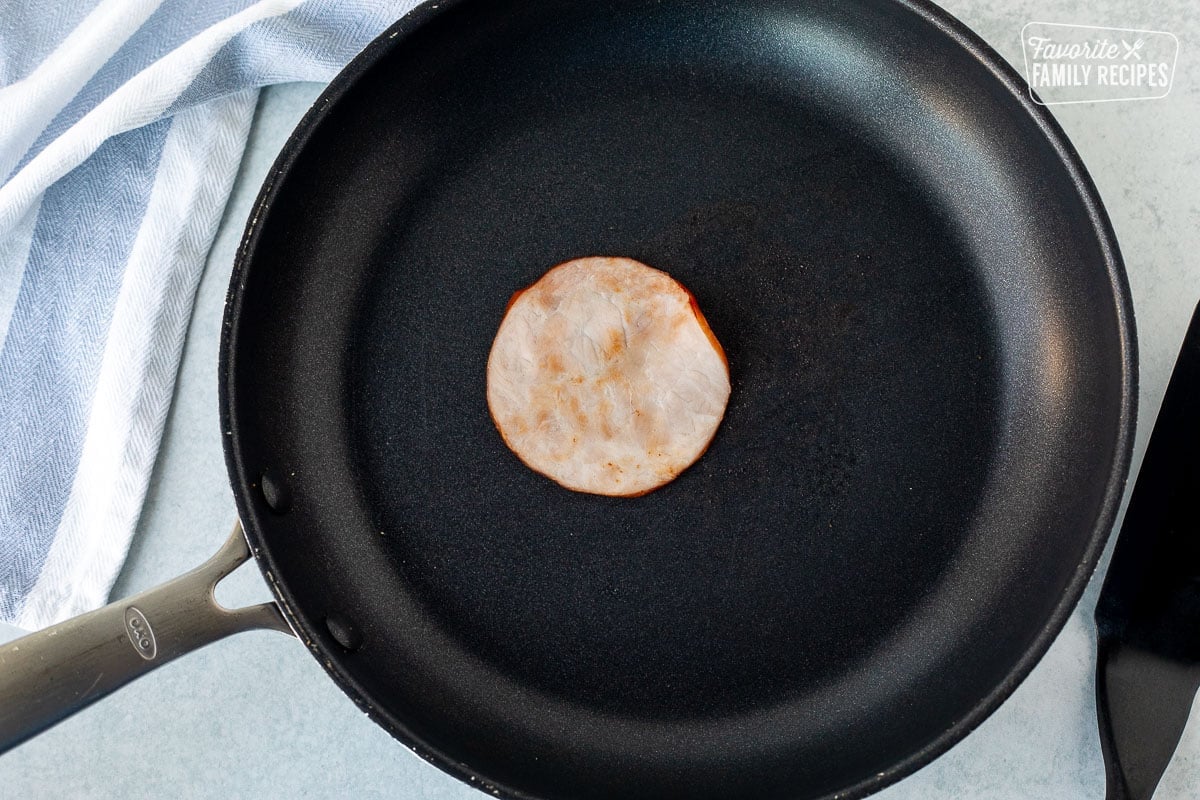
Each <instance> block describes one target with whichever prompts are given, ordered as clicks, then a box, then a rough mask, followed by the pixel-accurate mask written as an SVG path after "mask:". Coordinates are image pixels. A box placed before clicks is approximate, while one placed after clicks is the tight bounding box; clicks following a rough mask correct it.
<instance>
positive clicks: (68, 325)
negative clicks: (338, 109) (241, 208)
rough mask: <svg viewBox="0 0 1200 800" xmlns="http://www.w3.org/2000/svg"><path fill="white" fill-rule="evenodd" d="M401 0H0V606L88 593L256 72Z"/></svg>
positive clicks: (85, 604) (82, 597)
mask: <svg viewBox="0 0 1200 800" xmlns="http://www.w3.org/2000/svg"><path fill="white" fill-rule="evenodd" d="M413 5H415V2H414V0H259V2H253V0H54V2H48V3H40V2H29V0H0V619H3V620H4V621H6V622H12V623H15V624H17V625H20V626H22V627H24V628H30V629H32V628H38V627H42V626H45V625H48V624H50V623H52V622H55V621H57V620H60V619H64V618H66V617H68V616H72V615H75V614H78V613H80V612H83V611H86V610H88V609H91V608H94V607H96V606H99V605H101V604H103V603H104V602H105V601H106V598H107V595H108V592H109V590H110V589H111V588H112V584H113V581H114V580H115V579H116V575H117V572H118V570H119V569H120V567H121V563H122V561H123V560H124V558H125V554H126V551H127V549H128V547H129V541H130V537H131V536H132V535H133V530H134V527H135V525H136V523H137V518H138V514H139V512H140V510H141V505H142V500H143V497H144V495H145V492H146V486H147V483H148V481H149V477H150V471H151V468H152V467H153V465H154V458H155V454H156V452H157V450H158V446H159V441H160V439H161V435H162V429H163V423H164V421H165V418H166V414H167V408H168V405H169V403H170V399H171V392H172V388H173V385H174V382H175V375H176V371H177V368H178V364H179V357H180V352H181V349H182V346H183V338H184V333H185V331H186V327H187V322H188V318H189V316H190V313H191V308H192V302H193V299H194V295H195V290H196V285H197V282H198V281H199V278H200V272H201V270H202V268H203V265H204V261H205V257H206V255H207V253H208V249H209V247H210V246H211V244H212V240H213V236H214V235H215V233H216V229H217V224H218V222H219V221H220V218H221V212H222V210H223V209H224V207H225V202H226V200H227V198H228V196H229V192H230V188H231V185H232V182H233V178H234V176H235V174H236V172H237V168H238V163H239V161H240V160H241V155H242V150H243V147H244V145H245V142H246V137H247V132H248V129H249V126H250V119H251V115H252V113H253V110H254V104H255V100H256V98H257V92H258V89H259V87H261V86H265V85H267V84H271V83H280V82H284V81H328V80H329V79H330V78H332V77H333V75H334V74H336V73H337V71H338V70H339V69H340V68H341V67H342V66H343V65H344V64H345V63H346V62H347V61H349V60H350V59H351V58H352V57H353V56H354V55H355V54H356V53H358V52H359V51H360V50H361V49H362V48H363V47H364V46H365V45H366V44H367V43H368V42H369V41H370V40H371V39H372V38H374V37H375V36H376V35H378V34H379V33H380V32H381V31H383V30H384V29H385V28H386V27H387V26H388V24H390V23H391V22H393V21H394V20H396V19H397V18H399V17H400V16H402V15H403V14H404V13H406V12H407V11H408V10H409V9H410V8H411V7H412V6H413Z"/></svg>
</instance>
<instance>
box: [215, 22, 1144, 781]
mask: <svg viewBox="0 0 1200 800" xmlns="http://www.w3.org/2000/svg"><path fill="white" fill-rule="evenodd" d="M466 2H470V0H426V1H425V2H423V3H421V4H420V5H418V6H416V7H414V8H413V9H412V10H411V11H409V12H408V13H407V14H406V15H405V16H403V17H401V18H400V19H399V20H397V21H396V22H395V23H393V24H392V25H391V26H390V27H388V28H387V29H386V30H385V31H384V32H383V33H381V34H380V35H379V36H378V37H377V38H376V39H374V40H373V41H372V42H371V43H370V44H368V45H367V47H366V48H365V49H364V50H363V51H362V52H361V53H359V55H357V56H356V57H355V58H354V59H353V60H352V61H351V62H350V63H349V64H348V65H347V66H346V67H345V68H344V69H343V70H342V71H341V72H340V73H338V75H337V76H335V77H334V79H333V80H332V81H331V82H330V84H329V85H328V86H327V87H326V88H325V90H324V91H322V93H321V95H320V96H319V97H318V99H317V100H316V101H315V102H314V104H313V106H312V107H311V108H310V109H309V111H308V112H306V113H305V115H304V117H303V118H302V119H301V121H300V123H299V124H298V125H297V126H296V128H295V130H294V131H293V132H292V134H291V135H290V136H289V138H288V141H287V142H286V143H285V145H284V147H283V148H282V150H281V151H280V153H279V155H278V157H277V158H276V160H275V162H274V163H273V165H272V166H271V169H270V170H269V172H268V174H267V178H266V179H265V180H264V182H263V185H262V188H261V189H260V191H259V194H258V197H257V198H256V200H255V202H254V205H253V206H252V210H251V213H250V217H249V221H248V223H247V226H246V229H245V232H244V234H243V236H242V239H241V243H240V245H239V247H238V249H237V252H236V255H235V258H234V264H233V270H232V273H231V276H230V283H229V289H228V291H227V294H226V300H225V308H224V315H223V325H222V333H221V341H220V353H219V361H218V397H219V404H220V408H219V416H220V422H221V430H222V432H223V433H224V436H223V437H222V439H223V449H224V455H225V463H226V469H227V471H228V474H229V479H230V483H231V486H232V487H233V490H234V498H235V502H236V505H237V510H238V515H239V517H240V518H241V520H242V523H243V530H244V533H245V536H246V539H247V541H248V542H249V544H250V547H251V550H252V552H253V553H254V556H255V561H256V563H257V564H258V566H259V569H260V570H261V571H262V572H263V574H264V576H265V577H266V578H267V583H268V585H269V586H270V589H271V592H272V594H273V595H274V597H275V600H276V602H278V604H279V606H280V608H281V610H282V612H283V614H284V617H285V619H286V620H287V621H288V624H289V625H290V626H291V627H292V629H293V630H294V631H295V632H296V634H297V635H298V637H299V638H300V639H301V641H302V642H304V644H305V646H306V647H307V648H308V649H309V650H310V651H311V653H312V655H313V656H314V657H315V658H316V659H317V661H318V662H319V663H320V664H321V666H322V668H323V669H324V670H325V672H326V673H328V675H329V676H330V678H332V679H333V681H334V683H335V684H336V685H337V686H338V688H340V689H341V690H342V691H343V692H344V693H345V694H346V695H347V696H348V697H349V698H350V699H351V700H352V701H353V702H354V703H355V704H356V705H357V706H358V707H359V708H360V709H361V710H362V711H363V712H365V713H366V715H367V716H368V717H369V718H370V719H371V720H372V721H373V722H374V723H376V724H378V725H379V726H380V727H382V728H383V729H384V730H386V731H387V732H388V733H389V734H390V735H391V736H392V737H393V738H395V739H396V740H397V741H399V742H400V743H401V744H402V745H404V746H405V747H407V748H409V749H410V750H412V751H413V752H414V753H415V754H416V755H418V756H419V757H421V758H422V759H423V760H426V761H428V762H430V763H432V764H433V765H434V766H437V767H438V768H439V769H441V770H442V771H444V772H446V773H448V774H449V775H452V776H453V777H455V778H457V779H458V780H461V781H463V782H465V783H468V784H469V785H471V786H474V787H476V788H478V789H482V790H484V791H487V792H489V793H491V794H493V795H494V796H497V797H502V798H510V799H511V800H545V798H542V797H541V796H539V795H533V794H529V793H527V792H524V791H521V790H519V789H516V788H514V787H511V786H506V785H503V784H499V783H495V782H493V781H491V780H489V779H487V778H486V777H485V776H483V775H481V774H479V773H478V772H476V771H474V770H473V769H471V768H470V767H469V766H468V765H466V764H463V763H461V762H457V761H455V760H454V759H452V758H450V757H449V756H447V754H445V753H444V752H442V751H441V750H439V749H438V748H436V747H433V746H431V745H430V744H429V743H427V742H425V741H423V740H422V739H421V737H419V736H417V735H415V734H414V733H413V732H412V731H411V730H410V729H409V728H408V727H407V726H406V725H405V724H404V722H403V721H402V720H400V719H398V718H397V717H396V716H394V715H393V714H392V713H391V712H389V711H387V710H385V709H383V708H379V707H377V706H375V705H373V704H372V702H371V699H370V695H369V693H368V692H367V691H366V690H365V689H364V688H363V687H362V686H361V685H360V684H359V682H358V681H357V680H356V679H355V678H354V676H353V675H352V674H350V672H349V671H348V670H346V669H345V667H344V666H343V664H342V661H341V659H340V658H338V657H337V654H336V653H332V652H330V651H329V649H328V648H327V647H326V646H324V645H323V644H322V643H321V634H320V633H319V631H318V627H317V624H316V623H317V622H319V621H318V620H311V619H309V618H308V617H307V616H306V615H304V614H302V613H299V612H297V610H296V607H295V600H294V597H293V594H292V592H291V591H290V590H289V588H288V586H287V584H286V581H285V580H280V579H278V578H277V577H275V576H276V575H278V572H277V570H276V563H275V561H274V559H273V558H272V556H271V552H270V549H269V548H268V547H267V546H266V544H265V539H264V536H263V532H262V530H261V529H260V528H259V526H258V523H257V520H256V515H255V511H254V509H253V508H252V504H251V501H250V496H251V490H252V487H251V486H250V484H249V483H248V479H247V478H245V477H243V476H246V475H247V473H246V471H245V467H246V465H245V463H244V462H243V460H242V457H241V456H242V453H241V448H240V447H239V445H238V442H239V440H240V438H241V437H240V434H239V430H238V424H237V421H236V417H235V414H234V406H235V402H234V390H233V375H234V374H235V367H236V354H235V352H234V341H235V340H236V339H237V330H238V322H239V319H240V317H241V307H242V301H243V299H244V288H245V274H246V271H247V270H248V269H249V266H250V263H251V260H252V254H253V253H254V251H255V249H256V246H257V243H258V240H259V238H260V234H261V232H262V230H263V222H264V220H265V217H266V215H267V213H268V212H269V211H270V209H271V207H272V205H273V204H274V201H275V199H276V198H277V196H278V194H279V190H280V189H279V187H280V185H281V183H282V182H283V180H282V179H283V178H285V177H286V176H287V175H288V173H289V172H290V171H291V169H292V167H293V166H294V165H295V163H296V161H297V159H298V157H299V155H300V154H301V153H302V152H303V150H304V149H305V147H306V145H307V144H308V141H309V139H310V138H311V136H312V134H313V133H314V132H315V130H316V129H317V128H318V127H319V126H320V124H321V123H322V122H323V120H324V119H325V118H326V116H327V114H328V113H329V111H330V109H331V108H333V107H334V106H335V105H336V103H337V101H338V100H340V99H341V98H342V97H343V96H344V95H345V94H346V93H347V92H348V91H349V90H350V89H351V88H352V87H353V86H355V85H356V84H357V82H358V79H359V78H360V77H361V76H362V75H364V74H365V73H366V72H367V71H368V70H369V69H371V68H372V67H373V66H374V65H375V64H376V62H378V61H379V60H380V59H381V58H382V57H383V56H384V55H385V54H387V53H389V52H390V51H391V50H392V49H393V48H394V47H395V46H397V45H399V44H400V43H402V42H403V41H404V40H405V39H406V38H408V37H409V36H410V35H412V34H413V33H414V32H415V31H417V30H418V29H419V28H421V27H422V26H423V25H425V24H426V23H427V22H428V21H429V20H430V19H431V18H433V17H434V16H436V15H439V14H443V13H446V12H447V11H449V10H451V9H453V8H455V7H457V6H459V5H461V4H463V3H466ZM886 2H888V3H891V4H892V5H894V6H897V7H899V8H901V9H903V10H906V11H908V12H910V13H912V14H914V15H916V16H917V17H918V18H920V19H921V20H922V21H923V22H925V23H928V24H929V25H932V26H933V27H934V28H935V29H936V30H937V31H938V32H939V33H941V34H942V35H943V36H946V37H948V38H949V39H950V40H952V41H953V42H954V43H955V44H957V45H958V46H959V47H961V48H962V49H963V50H965V51H966V53H967V54H969V56H970V57H971V58H973V59H974V60H975V61H976V62H977V63H978V64H980V65H981V66H983V67H984V68H985V69H987V71H988V72H989V73H990V74H991V75H992V77H993V78H995V79H996V81H997V82H998V83H999V84H1000V85H1002V86H1003V87H1004V88H1005V89H1006V90H1008V92H1009V93H1010V94H1011V95H1012V96H1013V98H1014V99H1015V100H1016V101H1017V103H1018V104H1019V106H1020V108H1021V109H1023V110H1024V112H1025V113H1026V114H1027V115H1028V116H1029V117H1030V118H1031V119H1032V120H1033V122H1034V123H1035V124H1036V125H1037V127H1038V129H1039V130H1040V131H1041V133H1042V135H1043V136H1044V137H1045V139H1046V140H1047V142H1048V143H1049V144H1050V145H1051V147H1052V148H1053V150H1054V152H1055V154H1056V155H1057V157H1058V160H1059V162H1060V163H1061V164H1062V166H1063V167H1064V168H1065V170H1066V172H1067V175H1068V176H1069V178H1070V180H1071V183H1072V185H1073V186H1074V188H1075V190H1076V192H1077V193H1078V195H1079V198H1080V200H1081V201H1082V204H1083V207H1084V209H1085V210H1086V212H1087V216H1088V219H1089V222H1090V223H1091V227H1092V228H1093V230H1094V231H1095V233H1096V241H1097V244H1098V245H1099V248H1100V252H1101V254H1102V257H1103V259H1104V266H1105V270H1106V271H1107V273H1108V277H1109V281H1110V283H1111V285H1112V288H1113V299H1114V301H1115V304H1116V307H1115V309H1114V312H1115V317H1116V323H1117V331H1118V333H1119V336H1120V363H1121V370H1122V380H1121V398H1120V409H1119V414H1118V430H1117V435H1116V437H1115V441H1114V450H1113V453H1114V458H1113V467H1112V470H1111V472H1110V474H1109V477H1108V480H1107V482H1106V484H1105V487H1104V492H1103V498H1102V500H1101V502H1100V504H1099V507H1098V513H1097V517H1096V520H1095V522H1094V525H1093V530H1092V533H1091V536H1090V537H1089V540H1088V545H1087V547H1086V548H1085V549H1084V551H1083V554H1082V556H1081V559H1080V561H1079V563H1078V564H1077V565H1076V566H1075V569H1074V572H1073V574H1072V577H1071V579H1070V581H1069V583H1068V584H1067V587H1066V590H1065V592H1064V593H1063V594H1062V595H1061V597H1060V598H1059V601H1058V602H1057V603H1056V605H1055V606H1054V608H1053V610H1052V612H1051V613H1050V615H1049V616H1048V617H1047V619H1046V621H1045V622H1044V624H1043V625H1042V628H1041V630H1040V632H1039V633H1038V635H1037V636H1036V637H1035V638H1034V639H1033V640H1032V642H1031V644H1030V645H1029V646H1028V647H1027V648H1026V649H1025V651H1024V652H1023V653H1022V654H1021V655H1020V657H1019V658H1018V659H1017V660H1016V662H1015V664H1014V665H1013V667H1012V668H1011V669H1010V670H1009V672H1008V674H1007V675H1006V676H1005V677H1004V679H1003V680H1002V681H1000V682H999V683H998V684H997V685H996V686H995V688H993V689H992V691H991V692H990V693H989V694H987V695H986V696H984V697H983V698H981V699H980V700H979V701H978V702H977V703H976V704H975V706H974V707H973V708H972V709H971V710H970V711H969V712H968V713H967V714H966V715H965V716H964V717H963V718H962V719H961V720H959V721H958V722H957V723H956V724H955V725H953V726H951V727H949V728H947V729H946V730H945V731H943V732H942V733H941V734H940V735H939V736H937V737H936V738H935V739H933V740H932V741H931V742H929V743H928V744H926V745H925V746H924V747H922V748H920V749H918V750H916V751H914V752H912V753H911V754H909V755H908V756H907V757H906V758H904V759H903V760H901V761H899V762H896V763H894V764H892V765H891V766H889V767H888V768H886V769H884V770H882V771H880V772H878V773H876V774H873V775H871V776H870V777H868V778H866V779H864V780H862V781H859V782H858V783H856V784H853V785H850V786H847V787H844V788H842V789H840V790H835V791H834V792H832V793H830V794H827V795H824V796H823V797H822V798H821V800H834V798H838V800H854V798H862V797H865V796H867V795H870V794H873V793H875V792H877V791H879V790H881V789H883V788H884V787H886V786H889V785H891V784H893V783H896V782H898V781H900V780H901V779H903V778H905V777H907V776H909V775H911V774H913V773H915V772H916V771H917V770H919V769H920V768H922V767H924V766H926V765H928V764H929V763H931V762H932V761H934V760H935V759H936V758H938V757H939V756H941V755H943V754H944V753H946V752H947V751H948V750H949V749H950V748H951V747H953V746H954V745H955V744H957V743H958V742H960V741H961V740H962V739H964V738H965V737H966V736H967V735H968V734H970V733H971V732H972V731H974V730H975V729H976V728H977V727H979V725H981V724H982V723H983V721H984V720H986V719H987V718H988V717H990V716H991V715H992V714H993V713H994V712H995V711H996V709H997V708H999V707H1000V705H1001V704H1002V703H1003V702H1004V701H1005V700H1007V699H1008V698H1009V697H1010V696H1011V695H1012V694H1013V692H1014V691H1015V690H1016V689H1017V687H1018V686H1019V685H1020V684H1021V683H1022V682H1023V681H1024V680H1025V678H1027V677H1028V676H1029V674H1030V673H1031V672H1032V671H1033V668H1034V667H1035V666H1036V665H1037V664H1038V662H1040V661H1041V659H1042V658H1043V657H1044V656H1045V654H1046V652H1047V651H1048V650H1049V648H1050V645H1051V644H1052V643H1053V641H1054V640H1055V639H1056V638H1057V637H1058V635H1059V633H1060V632H1061V631H1062V629H1063V627H1064V626H1065V625H1066V622H1067V620H1068V619H1069V618H1070V616H1071V614H1072V613H1073V612H1074V610H1075V608H1076V607H1077V605H1078V603H1079V601H1080V598H1081V597H1082V595H1083V593H1084V590H1085V588H1086V586H1087V584H1088V582H1089V581H1090V580H1091V578H1092V576H1093V575H1094V573H1095V572H1096V570H1097V567H1098V566H1099V562H1100V558H1101V555H1102V554H1103V552H1104V550H1105V548H1106V546H1107V544H1108V541H1109V539H1110V538H1111V537H1112V534H1113V528H1114V525H1115V522H1116V516H1117V512H1118V510H1119V508H1120V504H1121V500H1122V498H1123V496H1124V490H1125V486H1126V483H1127V480H1128V474H1129V468H1130V464H1131V461H1132V450H1133V441H1134V435H1135V429H1136V423H1137V405H1138V368H1137V363H1138V354H1137V344H1136V332H1135V319H1134V309H1133V302H1132V297H1131V293H1130V287H1129V283H1128V277H1127V275H1126V273H1125V268H1124V262H1123V259H1122V257H1121V253H1120V249H1119V247H1118V243H1117V239H1116V235H1115V232H1114V231H1113V228H1112V224H1111V221H1110V219H1109V216H1108V213H1107V211H1106V210H1105V208H1104V205H1103V203H1102V202H1101V199H1100V195H1099V192H1098V190H1097V188H1096V186H1095V183H1094V182H1093V180H1092V178H1091V176H1090V175H1089V173H1088V171H1087V169H1086V167H1085V166H1084V164H1083V162H1082V159H1081V158H1080V156H1079V153H1078V151H1077V150H1076V149H1075V147H1074V145H1073V144H1072V143H1071V142H1070V140H1069V139H1068V138H1067V136H1066V134H1065V132H1064V131H1063V129H1062V127H1061V126H1060V125H1059V123H1058V121H1057V120H1056V119H1055V118H1054V116H1053V115H1052V114H1051V113H1050V111H1049V109H1048V108H1047V107H1046V106H1044V105H1041V104H1039V103H1037V102H1035V100H1034V96H1033V95H1032V90H1031V89H1030V87H1029V86H1028V85H1027V84H1026V82H1025V80H1024V79H1023V78H1022V77H1021V75H1020V73H1019V72H1018V71H1017V70H1016V68H1015V67H1013V66H1012V65H1011V64H1009V63H1008V62H1007V61H1006V60H1005V59H1004V58H1003V57H1002V56H1001V55H1000V54H999V53H998V52H997V51H996V50H995V49H994V48H992V47H991V46H990V45H989V44H987V43H986V42H985V41H984V40H983V39H982V38H981V37H979V36H978V35H977V34H975V33H974V32H973V31H972V30H970V29H969V28H968V27H967V26H966V25H965V24H964V23H962V22H961V21H959V20H958V19H957V18H956V17H954V16H953V15H951V14H950V13H949V12H948V11H946V10H944V9H942V8H941V7H939V6H937V5H935V4H934V3H933V2H932V0H886Z"/></svg>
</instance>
